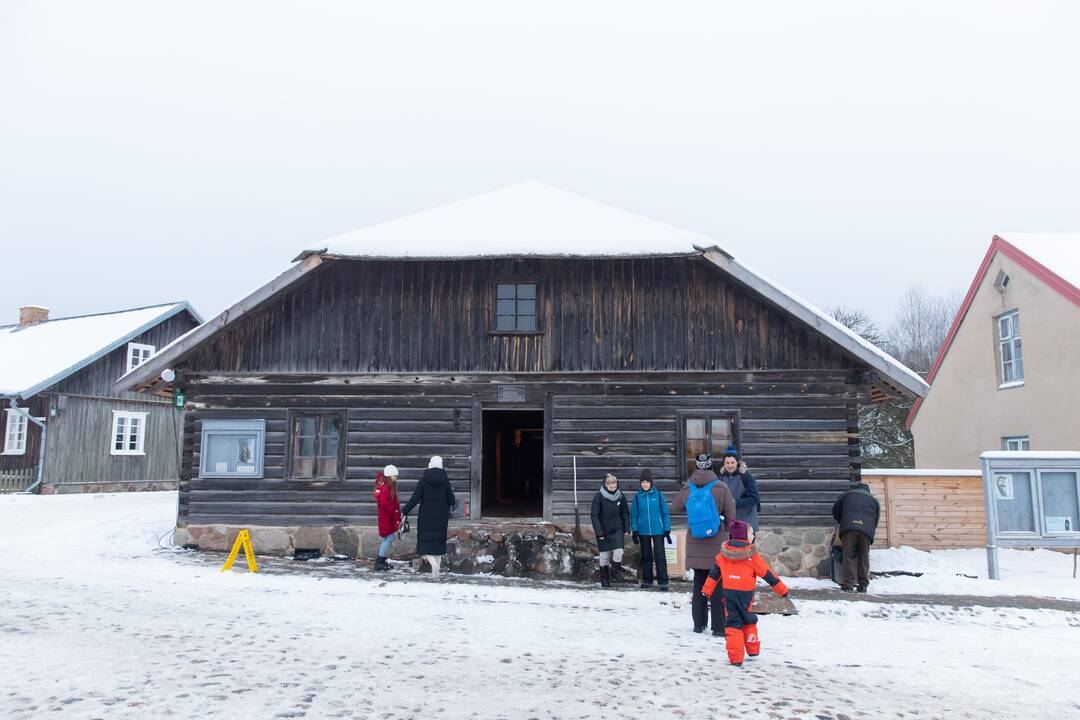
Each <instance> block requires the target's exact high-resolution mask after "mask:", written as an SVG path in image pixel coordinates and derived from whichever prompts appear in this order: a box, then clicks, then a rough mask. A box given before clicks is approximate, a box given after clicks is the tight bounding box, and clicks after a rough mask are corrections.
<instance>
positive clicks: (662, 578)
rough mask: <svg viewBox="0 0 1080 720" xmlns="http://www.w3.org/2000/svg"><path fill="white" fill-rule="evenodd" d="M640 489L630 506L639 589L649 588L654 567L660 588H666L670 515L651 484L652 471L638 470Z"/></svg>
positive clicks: (662, 494) (663, 500)
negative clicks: (638, 557)
mask: <svg viewBox="0 0 1080 720" xmlns="http://www.w3.org/2000/svg"><path fill="white" fill-rule="evenodd" d="M640 483H641V489H640V490H639V491H638V492H637V493H635V494H634V501H633V502H632V503H631V504H630V530H631V531H632V533H633V538H634V544H635V545H637V544H638V543H641V589H642V590H645V589H646V588H650V587H652V584H653V564H654V563H655V565H656V579H657V581H659V583H660V589H661V590H664V591H666V590H667V589H668V572H667V552H666V550H665V548H664V540H665V539H666V540H667V542H668V544H671V516H670V515H669V514H668V506H667V499H666V498H664V493H662V492H660V491H659V490H657V489H656V486H655V485H653V479H652V470H650V469H649V468H645V469H644V470H642V471H641V481H640Z"/></svg>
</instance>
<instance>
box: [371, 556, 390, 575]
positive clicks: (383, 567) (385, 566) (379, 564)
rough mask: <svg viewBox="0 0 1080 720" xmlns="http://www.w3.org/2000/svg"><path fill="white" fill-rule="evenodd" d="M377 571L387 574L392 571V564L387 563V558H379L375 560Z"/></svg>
mask: <svg viewBox="0 0 1080 720" xmlns="http://www.w3.org/2000/svg"><path fill="white" fill-rule="evenodd" d="M375 569H376V570H377V571H379V572H386V571H387V570H389V569H390V563H388V562H387V561H386V558H384V557H379V558H376V559H375Z"/></svg>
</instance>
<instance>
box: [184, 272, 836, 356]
mask: <svg viewBox="0 0 1080 720" xmlns="http://www.w3.org/2000/svg"><path fill="white" fill-rule="evenodd" d="M508 279H511V280H518V281H522V282H526V281H535V282H537V283H538V293H539V298H540V299H539V311H538V316H539V322H540V326H541V332H539V333H536V334H532V335H504V334H497V333H493V332H492V331H493V330H494V302H495V285H496V283H498V282H500V281H506V280H508ZM854 364H855V363H854V362H853V361H852V360H851V358H850V357H849V356H847V355H846V354H844V352H842V351H841V350H840V349H839V348H838V347H836V346H835V345H833V344H832V343H831V342H829V341H828V340H827V339H825V338H824V336H822V335H821V334H820V333H818V332H815V331H814V330H812V329H811V328H810V327H808V326H806V325H804V324H802V323H801V322H800V321H798V320H796V319H795V318H793V317H791V316H790V315H788V314H787V313H785V312H783V311H781V310H778V309H777V308H775V307H773V306H772V305H769V304H768V303H766V302H765V301H764V300H763V299H761V298H760V297H759V296H757V295H756V294H754V293H753V292H752V291H750V290H748V289H747V288H745V287H743V286H741V285H739V284H738V283H736V282H735V281H734V280H732V279H731V278H730V277H728V276H726V275H725V274H724V273H722V272H721V271H720V270H718V269H717V268H716V267H715V266H714V265H712V264H711V263H709V262H707V261H705V260H702V259H700V258H659V259H656V258H653V259H626V260H591V261H590V260H535V259H533V260H474V261H454V262H426V261H368V260H343V259H338V260H330V261H328V262H326V263H324V265H323V266H321V267H320V268H319V269H317V270H315V271H314V272H312V273H310V274H309V275H307V276H306V277H305V278H304V279H303V280H301V281H300V282H299V283H298V284H297V285H296V286H295V287H293V288H292V289H290V291H288V292H286V293H284V294H283V295H281V296H280V297H277V298H275V299H273V300H271V301H269V302H268V303H267V304H266V305H265V306H264V307H262V308H260V309H258V310H257V311H256V312H253V313H251V314H250V316H248V317H245V318H243V319H241V320H240V321H238V322H237V323H236V324H235V325H234V326H232V327H230V328H229V329H228V330H226V331H225V332H224V333H222V334H221V335H219V336H217V337H216V338H214V339H213V340H212V341H210V342H209V343H207V345H206V346H204V347H203V348H201V349H199V350H197V351H196V352H195V354H194V355H193V356H192V357H191V358H190V359H188V360H187V361H186V362H185V366H186V367H187V368H189V369H191V370H192V371H195V372H253V373H270V372H273V373H289V372H296V373H299V372H350V373H380V372H514V373H524V372H588V371H593V372H610V371H649V372H660V371H696V370H782V369H806V368H810V369H849V368H852V367H853V366H854Z"/></svg>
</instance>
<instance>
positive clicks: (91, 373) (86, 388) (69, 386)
mask: <svg viewBox="0 0 1080 720" xmlns="http://www.w3.org/2000/svg"><path fill="white" fill-rule="evenodd" d="M197 324H198V323H196V322H195V319H194V318H193V317H191V315H189V314H188V313H187V312H179V313H177V314H176V315H173V316H172V317H170V318H168V319H166V320H164V321H163V322H160V323H158V324H157V325H155V326H154V327H152V328H150V329H149V330H147V331H146V332H145V333H143V334H142V335H139V336H138V337H136V338H133V339H132V340H131V341H130V342H134V343H140V344H143V345H153V346H154V347H155V348H157V349H158V350H160V349H161V348H163V347H165V346H166V345H168V344H169V343H171V342H172V341H173V340H175V339H176V338H178V337H180V336H181V335H183V334H184V333H186V332H187V331H188V330H191V329H192V328H193V327H195V326H196V325H197ZM127 346H128V344H127V343H124V344H123V345H121V346H120V347H118V348H117V349H115V350H113V351H112V352H111V353H109V354H108V355H105V356H103V357H101V358H98V359H97V360H95V361H94V362H93V363H91V364H90V365H87V366H86V367H85V368H83V369H82V370H80V371H79V372H77V373H75V374H73V375H71V376H70V377H67V378H65V379H63V380H61V381H60V382H58V383H56V384H55V385H52V386H50V387H48V388H46V389H45V390H44V391H43V392H44V393H49V394H55V395H85V396H93V397H122V398H128V399H131V400H147V399H148V396H147V395H145V394H143V393H137V392H120V393H118V392H116V390H114V389H113V383H115V382H116V381H117V380H119V379H120V376H121V375H123V374H124V373H126V372H127Z"/></svg>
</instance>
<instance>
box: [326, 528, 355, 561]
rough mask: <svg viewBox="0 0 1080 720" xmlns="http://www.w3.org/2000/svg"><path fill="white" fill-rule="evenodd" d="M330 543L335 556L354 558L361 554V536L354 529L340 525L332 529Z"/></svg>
mask: <svg viewBox="0 0 1080 720" xmlns="http://www.w3.org/2000/svg"><path fill="white" fill-rule="evenodd" d="M330 542H331V543H332V544H333V551H334V554H335V555H344V556H345V557H347V558H354V557H357V556H358V555H359V554H360V536H359V535H357V533H356V531H355V530H353V529H352V528H346V527H342V526H340V525H338V526H335V527H332V528H330Z"/></svg>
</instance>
